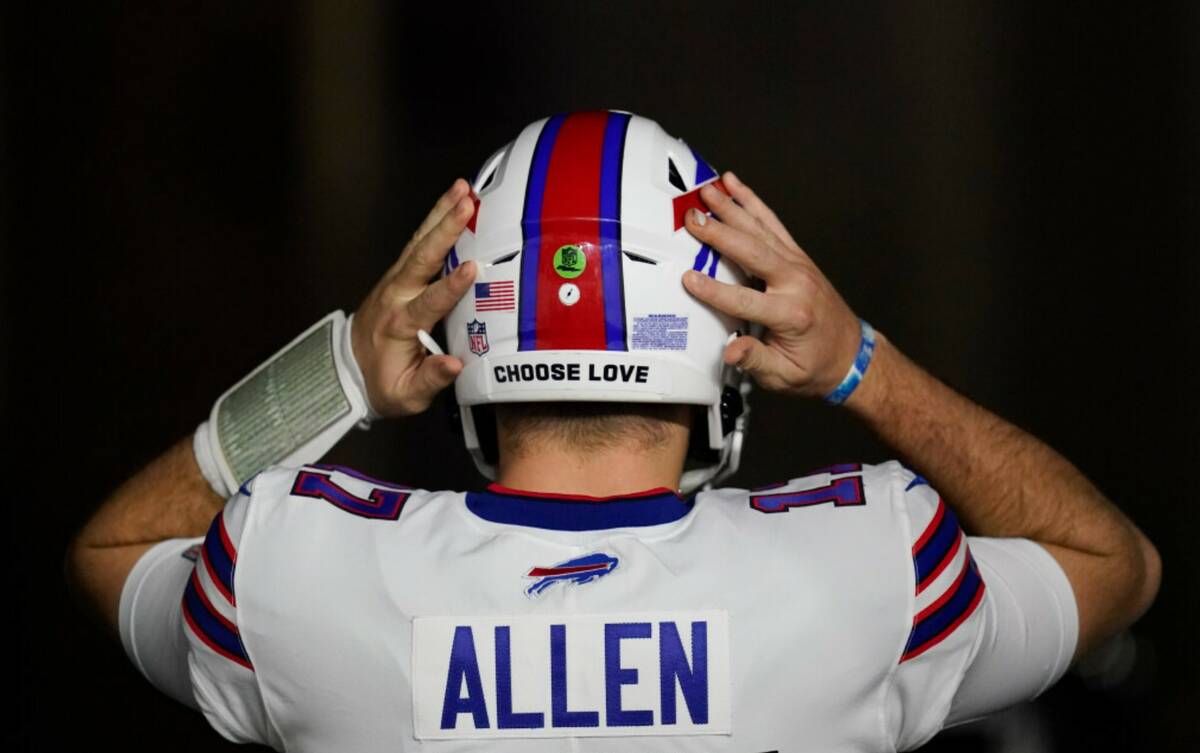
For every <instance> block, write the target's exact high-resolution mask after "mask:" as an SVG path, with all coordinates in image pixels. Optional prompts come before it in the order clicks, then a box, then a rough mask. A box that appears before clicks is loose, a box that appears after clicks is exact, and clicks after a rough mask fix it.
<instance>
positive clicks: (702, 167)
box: [688, 146, 717, 186]
mask: <svg viewBox="0 0 1200 753" xmlns="http://www.w3.org/2000/svg"><path fill="white" fill-rule="evenodd" d="M688 149H692V148H691V147H690V146H689V147H688ZM692 156H693V157H695V158H696V185H697V186H698V185H700V184H701V183H704V182H706V181H709V180H712V179H713V178H715V177H717V171H716V170H714V169H712V165H710V164H708V163H707V162H705V161H704V158H703V157H701V156H700V152H697V151H696V150H695V149H692Z"/></svg>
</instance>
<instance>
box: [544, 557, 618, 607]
mask: <svg viewBox="0 0 1200 753" xmlns="http://www.w3.org/2000/svg"><path fill="white" fill-rule="evenodd" d="M615 569H617V558H616V557H610V556H608V555H607V554H603V553H601V552H596V553H595V554H588V555H584V556H583V557H577V558H575V559H573V560H567V561H566V562H560V563H558V564H557V565H555V566H554V567H533V568H530V570H529V572H527V573H525V577H526V578H536V580H534V582H533V583H532V584H531V585H530V586H529V587H528V588H526V589H525V595H526V596H530V597H534V596H541V595H542V592H543V591H545V590H546V589H547V588H549V587H550V586H553V585H554V584H555V583H573V584H575V585H577V586H579V585H582V584H584V583H590V582H592V581H593V580H595V579H597V578H602V577H604V576H605V575H608V574H609V573H611V572H612V571H613V570H615Z"/></svg>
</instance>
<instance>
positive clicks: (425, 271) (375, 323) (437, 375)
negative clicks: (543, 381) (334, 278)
mask: <svg viewBox="0 0 1200 753" xmlns="http://www.w3.org/2000/svg"><path fill="white" fill-rule="evenodd" d="M469 193H470V186H469V185H468V184H467V182H466V181H465V180H463V179H462V178H459V179H458V180H456V181H454V185H452V186H451V187H450V189H449V190H448V191H446V193H445V194H443V195H442V197H441V198H440V199H438V202H437V204H436V205H435V206H434V207H433V210H432V211H430V213H429V216H427V217H426V218H425V221H424V222H422V223H421V226H420V227H419V228H417V232H415V233H413V237H412V240H410V241H409V242H408V245H406V246H405V247H404V251H403V252H401V254H400V258H399V259H397V260H396V263H395V264H393V265H392V267H391V269H389V270H388V271H387V273H386V274H384V276H383V279H381V280H380V281H379V283H378V284H377V285H376V286H375V289H374V290H372V291H371V293H370V295H368V296H367V298H366V300H364V301H363V302H362V305H360V306H359V307H358V310H357V311H356V312H354V323H353V326H352V328H351V333H350V336H351V341H352V343H353V346H354V357H355V359H357V361H358V365H359V367H360V368H361V369H362V372H363V378H364V380H365V381H366V385H367V399H368V400H369V401H370V402H371V407H373V408H374V409H375V411H376V412H377V413H379V414H381V415H384V416H409V415H412V414H414V413H420V412H421V411H423V410H425V409H426V408H428V407H429V404H430V403H431V402H433V398H434V397H435V396H436V395H437V393H438V392H440V391H441V390H442V389H444V388H446V387H447V386H449V385H450V384H452V383H453V382H454V379H455V377H457V376H458V374H459V372H461V371H462V368H463V363H462V361H461V360H460V359H458V358H455V357H454V356H449V355H436V356H435V355H427V354H426V352H425V348H424V346H422V345H421V343H420V341H418V340H417V330H419V329H423V330H425V331H427V332H428V331H430V330H432V329H433V326H434V325H435V324H437V322H438V321H439V320H441V319H442V317H444V316H446V315H447V314H448V313H450V310H451V309H453V308H454V305H455V304H456V303H458V300H459V299H460V298H462V297H463V294H465V293H466V292H467V290H468V289H469V288H470V287H471V283H472V282H473V281H474V279H475V263H474V262H470V261H468V262H465V263H464V264H461V265H459V267H458V268H457V269H455V270H454V272H453V273H452V274H450V275H449V276H447V277H443V278H442V279H440V280H437V281H436V282H434V283H432V284H431V283H430V280H431V279H432V278H433V277H434V276H435V275H437V274H438V271H439V270H440V269H441V268H442V262H443V261H444V260H445V258H446V254H448V253H449V252H450V248H451V247H452V246H453V245H454V243H455V241H457V240H458V236H459V235H460V234H461V233H462V231H463V228H465V227H466V226H467V221H468V220H469V219H470V218H471V213H472V212H474V211H475V208H474V203H473V202H472V201H471V198H470V196H469Z"/></svg>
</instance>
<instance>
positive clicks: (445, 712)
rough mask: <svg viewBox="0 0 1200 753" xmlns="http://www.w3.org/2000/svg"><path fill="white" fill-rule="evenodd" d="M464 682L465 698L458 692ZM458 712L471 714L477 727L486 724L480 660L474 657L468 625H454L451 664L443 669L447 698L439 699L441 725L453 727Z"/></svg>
mask: <svg viewBox="0 0 1200 753" xmlns="http://www.w3.org/2000/svg"><path fill="white" fill-rule="evenodd" d="M463 682H466V683H467V695H466V697H465V698H464V697H463V696H462V695H460V692H459V691H460V689H461V688H462V684H463ZM459 714H470V715H471V716H472V717H473V718H474V720H475V728H476V729H484V728H485V727H487V726H488V714H487V702H486V701H485V700H484V698H483V680H481V679H480V678H479V660H478V659H476V658H475V636H474V634H472V632H471V628H470V627H469V626H467V625H459V626H458V627H457V628H455V629H454V645H453V647H452V648H451V649H450V668H449V669H448V670H447V671H446V699H445V701H443V702H442V729H454V726H455V725H456V724H457V723H458V715H459Z"/></svg>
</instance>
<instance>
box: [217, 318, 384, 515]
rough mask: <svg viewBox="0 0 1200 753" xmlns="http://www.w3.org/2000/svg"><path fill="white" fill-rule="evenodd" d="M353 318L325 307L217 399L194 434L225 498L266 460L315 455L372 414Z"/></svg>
mask: <svg viewBox="0 0 1200 753" xmlns="http://www.w3.org/2000/svg"><path fill="white" fill-rule="evenodd" d="M352 320H353V316H352V317H350V319H347V318H346V315H345V314H343V313H342V312H341V311H335V312H333V313H332V314H329V315H328V316H326V317H325V318H323V319H321V321H319V322H317V323H316V324H314V325H313V326H312V327H310V328H308V329H307V330H306V331H305V332H304V333H302V334H301V335H300V336H299V337H297V338H296V339H295V340H293V341H292V342H291V343H289V344H288V345H287V347H285V348H283V349H282V350H280V351H279V352H278V353H276V354H275V355H273V356H272V357H271V358H270V359H268V360H267V361H266V362H265V363H263V364H262V365H261V366H259V367H258V368H257V369H255V370H254V371H252V372H250V374H249V375H248V376H246V377H245V378H244V379H242V380H241V381H240V382H238V383H237V384H235V385H234V386H233V387H231V388H230V389H229V390H228V391H227V392H226V393H225V394H223V395H221V397H220V398H218V399H217V402H216V403H215V404H214V405H213V409H212V413H211V414H210V415H209V418H208V420H207V421H205V422H204V423H202V424H201V425H200V426H199V428H197V430H196V435H195V437H194V439H193V449H194V450H195V455H196V462H197V464H198V465H199V466H200V471H201V473H203V475H204V478H205V479H206V480H207V481H208V483H209V485H210V486H212V488H213V490H214V491H216V492H217V493H218V494H220V495H222V496H225V497H228V496H231V495H232V494H233V492H234V491H236V490H237V489H238V487H239V486H241V484H242V483H244V482H245V481H246V480H247V479H249V478H250V477H252V476H253V475H254V474H256V473H258V472H259V471H261V470H263V469H264V468H267V467H268V466H271V465H277V464H303V463H311V462H315V461H317V460H319V459H320V458H321V456H322V455H324V454H325V453H326V452H328V451H329V450H330V449H331V448H332V447H333V446H334V445H335V444H337V442H338V440H340V439H341V438H342V437H343V436H345V435H346V433H347V432H349V431H350V429H352V428H353V427H354V425H355V424H359V425H361V426H363V427H364V428H365V427H366V426H367V425H368V424H369V422H370V420H371V419H372V418H377V417H378V416H377V414H375V413H374V412H373V411H372V410H371V408H370V406H369V404H368V402H367V399H366V389H365V383H364V382H363V377H362V372H361V371H360V370H359V367H358V364H357V362H356V361H355V360H354V352H353V349H352V347H351V345H350V326H351V324H352Z"/></svg>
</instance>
